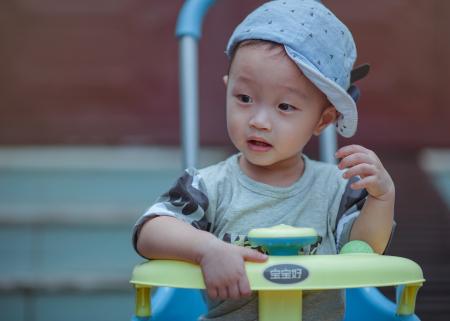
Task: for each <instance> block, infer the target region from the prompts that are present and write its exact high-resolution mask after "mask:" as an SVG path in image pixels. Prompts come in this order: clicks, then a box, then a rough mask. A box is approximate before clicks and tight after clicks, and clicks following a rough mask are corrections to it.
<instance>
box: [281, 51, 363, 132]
mask: <svg viewBox="0 0 450 321" xmlns="http://www.w3.org/2000/svg"><path fill="white" fill-rule="evenodd" d="M284 48H285V50H286V53H287V54H288V56H289V57H290V58H291V59H292V60H293V61H294V62H295V63H296V64H297V66H298V67H299V68H300V70H301V71H302V72H303V74H304V75H305V76H306V77H307V78H308V79H309V80H310V81H311V82H312V83H313V84H314V85H316V86H317V88H319V89H320V91H322V92H323V93H324V94H325V95H326V96H327V98H328V100H329V101H330V103H331V104H333V106H334V107H335V108H336V110H337V111H338V112H339V113H340V114H341V115H339V117H338V119H337V122H336V130H337V132H338V133H339V134H340V135H342V136H344V137H352V136H353V135H354V134H355V132H356V128H357V125H358V111H357V109H356V103H355V101H354V100H353V98H352V97H351V96H350V95H349V94H348V93H347V92H346V91H345V90H344V89H343V88H342V87H341V86H339V85H338V84H336V83H335V82H334V81H332V80H331V79H328V78H326V77H325V76H324V75H323V74H322V73H321V72H320V71H319V70H318V69H317V68H316V67H315V66H314V65H313V64H312V63H311V62H309V61H308V59H306V58H305V57H303V55H301V54H299V53H298V52H296V51H295V50H293V49H291V48H290V47H289V46H286V45H284Z"/></svg>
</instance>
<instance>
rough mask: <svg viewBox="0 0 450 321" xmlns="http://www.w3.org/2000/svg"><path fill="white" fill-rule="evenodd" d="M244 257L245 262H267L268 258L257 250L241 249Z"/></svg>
mask: <svg viewBox="0 0 450 321" xmlns="http://www.w3.org/2000/svg"><path fill="white" fill-rule="evenodd" d="M241 253H242V256H243V257H244V260H245V261H251V262H265V261H267V258H268V256H267V255H265V254H262V253H260V252H258V251H256V250H252V249H247V248H245V247H242V248H241Z"/></svg>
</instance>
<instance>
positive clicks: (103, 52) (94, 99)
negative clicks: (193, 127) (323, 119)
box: [0, 0, 450, 321]
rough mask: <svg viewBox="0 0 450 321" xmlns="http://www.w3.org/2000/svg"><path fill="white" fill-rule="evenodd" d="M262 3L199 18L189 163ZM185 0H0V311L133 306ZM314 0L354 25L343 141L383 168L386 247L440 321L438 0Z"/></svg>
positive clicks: (30, 319) (446, 311)
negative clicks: (351, 113) (349, 110)
mask: <svg viewBox="0 0 450 321" xmlns="http://www.w3.org/2000/svg"><path fill="white" fill-rule="evenodd" d="M262 2H263V1H257V0H246V1H240V0H217V2H216V5H215V6H213V7H212V9H211V10H210V12H209V14H208V15H207V17H206V20H205V23H204V32H203V37H202V40H201V42H200V51H199V53H200V105H201V106H200V110H201V111H200V124H201V129H200V131H201V142H202V147H203V148H202V154H201V160H202V164H208V163H212V162H215V161H217V160H219V159H223V158H224V157H225V156H226V154H227V153H229V152H231V149H232V146H231V145H230V143H229V141H228V138H227V134H226V127H225V121H224V116H225V110H224V106H225V101H224V99H225V91H224V86H223V83H222V75H223V74H224V73H225V72H226V70H227V60H226V57H225V55H224V53H223V51H224V49H225V45H226V41H227V39H228V37H229V36H230V34H231V32H232V30H233V28H234V27H235V25H236V24H237V23H238V22H239V21H240V20H241V19H242V18H243V17H244V16H245V15H246V13H248V12H249V11H250V10H251V9H253V8H254V7H256V6H257V5H259V4H260V3H262ZM182 3H183V1H182V0H170V1H167V0H150V1H142V0H136V1H130V0H3V1H1V2H0V319H1V320H9V321H25V320H26V321H41V320H42V321H51V320H55V321H56V320H58V321H59V320H61V319H62V317H64V320H65V321H71V320H74V321H79V320H87V319H92V320H109V321H113V320H126V319H127V318H128V317H129V316H130V315H131V313H132V311H133V293H132V291H131V287H130V286H129V284H128V277H129V274H130V271H131V268H132V266H133V265H134V264H136V263H137V262H139V261H140V260H141V258H139V257H138V256H137V255H136V254H135V253H134V251H133V249H132V248H131V242H130V232H131V228H132V226H133V224H134V222H135V220H136V219H137V218H138V217H139V215H140V213H142V212H143V211H144V210H145V208H146V207H147V206H148V205H149V204H150V203H151V202H152V201H153V200H154V199H155V198H156V197H157V196H158V195H159V194H160V193H161V192H163V191H165V190H166V188H167V187H168V186H169V185H170V184H171V182H172V181H173V180H174V179H175V178H176V177H177V175H178V173H179V171H180V166H181V165H180V153H179V150H178V148H177V147H178V145H179V141H180V139H179V129H178V128H179V111H178V101H179V95H178V46H177V41H176V39H175V37H174V30H175V22H176V17H177V14H178V11H179V9H180V8H181V5H182ZM324 3H325V4H326V5H328V6H329V7H330V8H331V9H332V10H334V11H335V12H336V14H337V15H338V16H339V17H340V18H341V19H342V20H343V21H344V22H345V23H346V24H347V25H348V26H349V27H350V29H351V30H352V32H353V35H354V38H355V40H356V43H357V47H358V52H359V58H358V62H357V63H364V62H368V63H370V64H371V66H372V70H371V73H370V75H369V77H367V78H366V79H364V80H362V81H361V82H360V83H359V86H360V88H361V90H362V97H361V100H360V102H359V113H360V122H359V130H358V132H357V134H356V135H355V136H354V137H353V138H351V139H347V140H344V139H340V144H341V145H342V144H347V143H358V144H363V145H365V146H367V147H369V148H371V149H374V150H376V151H377V152H378V154H379V155H380V157H381V158H382V160H383V162H384V165H385V166H386V168H388V169H389V171H390V173H391V175H392V176H393V178H394V181H395V182H396V189H397V204H396V206H397V209H396V221H397V223H398V228H397V231H396V235H395V238H394V241H393V243H392V246H391V248H390V250H389V253H390V254H393V255H399V256H405V257H408V258H411V259H414V260H416V261H417V262H419V264H420V265H421V266H422V268H423V269H424V273H425V277H426V278H427V283H426V284H425V286H424V287H423V289H421V290H420V292H419V301H418V302H417V311H418V313H419V315H421V316H422V318H423V320H434V321H435V320H448V316H449V315H450V305H449V304H448V303H449V302H450V276H449V275H448V271H449V269H450V255H449V254H450V242H449V241H448V237H447V236H448V232H449V230H450V227H449V226H450V225H449V217H450V214H449V206H450V205H449V204H450V156H449V155H450V152H449V148H450V129H449V123H450V108H449V105H450V90H449V82H448V79H450V63H449V61H448V57H449V56H450V41H449V40H450V1H444V0H422V1H420V0H417V1H408V0H396V1H388V0H380V1H359V0H345V1H344V0H342V1H331V0H326V1H324ZM315 147H316V141H314V142H313V143H312V146H310V147H308V148H307V151H308V153H311V154H312V155H313V156H315V155H314V154H316V148H315ZM446 202H447V203H446ZM386 294H388V295H390V294H389V293H386ZM391 295H392V293H391Z"/></svg>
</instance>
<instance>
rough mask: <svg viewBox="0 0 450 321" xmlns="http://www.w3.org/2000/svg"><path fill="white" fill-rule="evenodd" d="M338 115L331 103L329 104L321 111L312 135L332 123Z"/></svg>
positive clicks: (317, 134) (318, 133)
mask: <svg viewBox="0 0 450 321" xmlns="http://www.w3.org/2000/svg"><path fill="white" fill-rule="evenodd" d="M337 117H338V111H337V110H336V108H334V106H333V105H329V106H328V107H326V108H325V109H324V110H323V111H322V115H321V116H320V119H319V122H318V123H317V125H316V127H315V128H314V135H316V136H319V135H320V133H321V132H322V131H323V130H324V129H325V127H327V126H328V125H329V124H331V123H333V122H334V121H335V120H336V119H337Z"/></svg>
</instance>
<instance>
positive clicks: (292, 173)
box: [239, 154, 305, 187]
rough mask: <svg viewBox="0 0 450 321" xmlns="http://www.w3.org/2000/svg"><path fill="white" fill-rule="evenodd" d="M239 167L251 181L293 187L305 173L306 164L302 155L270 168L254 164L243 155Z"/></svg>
mask: <svg viewBox="0 0 450 321" xmlns="http://www.w3.org/2000/svg"><path fill="white" fill-rule="evenodd" d="M239 166H240V168H241V170H242V171H243V172H244V173H245V174H246V175H247V176H248V177H250V178H251V179H253V180H255V181H257V182H260V183H264V184H267V185H272V186H278V187H288V186H291V185H292V184H294V183H295V182H296V181H297V180H299V179H300V177H301V176H302V175H303V172H304V171H305V162H304V160H303V157H302V156H301V155H300V154H299V155H296V156H295V157H292V158H289V159H286V160H284V161H282V162H278V163H276V164H273V165H269V166H260V165H255V164H252V163H250V162H249V161H248V160H247V159H246V158H245V157H244V156H243V155H241V156H240V157H239Z"/></svg>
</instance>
